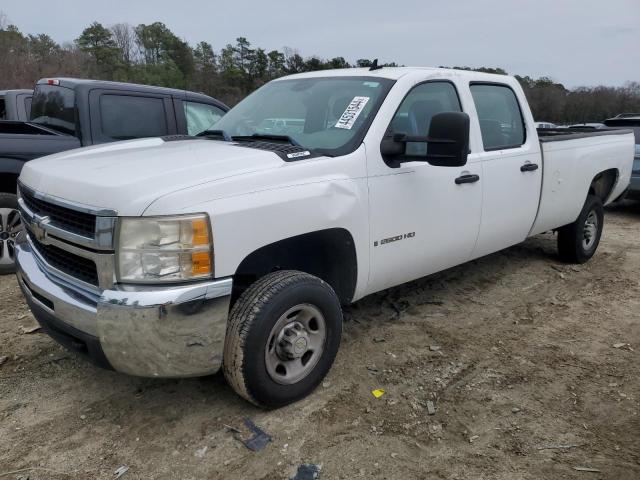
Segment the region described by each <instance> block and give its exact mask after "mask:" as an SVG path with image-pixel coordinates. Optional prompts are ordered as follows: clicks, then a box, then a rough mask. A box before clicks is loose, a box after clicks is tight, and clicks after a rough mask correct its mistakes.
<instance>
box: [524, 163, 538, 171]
mask: <svg viewBox="0 0 640 480" xmlns="http://www.w3.org/2000/svg"><path fill="white" fill-rule="evenodd" d="M537 169H538V164H537V163H525V164H524V165H522V166H521V167H520V171H521V172H533V171H534V170H537Z"/></svg>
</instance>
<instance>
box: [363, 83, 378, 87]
mask: <svg viewBox="0 0 640 480" xmlns="http://www.w3.org/2000/svg"><path fill="white" fill-rule="evenodd" d="M362 85H364V86H365V87H371V88H378V87H379V86H380V83H379V82H363V83H362Z"/></svg>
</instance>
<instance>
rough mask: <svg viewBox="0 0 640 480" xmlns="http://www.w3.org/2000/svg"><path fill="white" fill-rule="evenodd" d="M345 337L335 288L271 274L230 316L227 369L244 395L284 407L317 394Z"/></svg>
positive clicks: (305, 277) (309, 278)
mask: <svg viewBox="0 0 640 480" xmlns="http://www.w3.org/2000/svg"><path fill="white" fill-rule="evenodd" d="M341 334H342V310H341V308H340V301H339V300H338V297H337V295H336V294H335V292H334V291H333V289H332V288H331V287H330V286H329V285H328V284H327V283H326V282H324V281H322V280H321V279H319V278H318V277H314V276H313V275H309V274H307V273H303V272H298V271H293V270H287V271H279V272H274V273H270V274H269V275H266V276H264V277H262V278H261V279H259V280H258V281H257V282H255V283H254V284H253V285H252V286H250V287H249V288H248V289H247V290H246V291H245V292H244V293H243V294H242V295H241V296H240V298H239V299H238V300H237V302H236V303H235V304H234V306H233V308H232V309H231V313H230V314H229V324H228V327H227V336H226V339H225V348H224V360H223V369H224V375H225V377H226V379H227V382H229V384H230V385H231V387H232V388H233V389H234V390H235V391H236V393H238V394H239V395H240V396H242V397H244V398H245V399H247V400H248V401H250V402H252V403H254V404H256V405H258V406H262V407H269V408H275V407H281V406H284V405H287V404H289V403H292V402H295V401H297V400H300V399H302V398H304V397H305V396H307V395H308V394H309V393H311V392H312V391H313V390H314V389H315V388H316V387H317V386H318V384H319V383H320V382H321V381H322V379H323V378H324V377H325V375H326V374H327V372H328V371H329V369H330V368H331V365H332V364H333V361H334V359H335V356H336V353H337V352H338V347H339V346H340V337H341Z"/></svg>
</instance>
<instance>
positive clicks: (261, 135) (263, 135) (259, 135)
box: [232, 133, 302, 148]
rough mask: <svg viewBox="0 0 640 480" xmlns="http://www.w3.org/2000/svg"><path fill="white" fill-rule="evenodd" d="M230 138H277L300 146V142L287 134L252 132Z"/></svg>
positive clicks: (240, 139)
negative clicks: (251, 133)
mask: <svg viewBox="0 0 640 480" xmlns="http://www.w3.org/2000/svg"><path fill="white" fill-rule="evenodd" d="M232 140H239V141H242V140H277V141H279V142H287V143H290V144H291V145H293V146H295V147H301V148H302V145H300V143H298V142H297V141H296V139H295V138H293V137H290V136H289V135H275V134H271V133H254V134H253V135H238V136H235V137H232Z"/></svg>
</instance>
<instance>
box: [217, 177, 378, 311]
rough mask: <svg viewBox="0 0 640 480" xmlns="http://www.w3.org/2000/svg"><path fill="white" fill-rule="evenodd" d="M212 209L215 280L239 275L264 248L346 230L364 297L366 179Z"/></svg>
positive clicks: (272, 193) (226, 202) (224, 202)
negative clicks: (247, 260) (241, 267)
mask: <svg viewBox="0 0 640 480" xmlns="http://www.w3.org/2000/svg"><path fill="white" fill-rule="evenodd" d="M211 211H212V212H215V213H214V215H213V216H212V220H213V222H212V226H213V237H214V249H215V251H214V254H215V274H216V277H224V276H231V275H233V274H235V272H236V270H237V269H238V266H239V265H240V263H241V262H242V261H243V260H244V259H245V258H246V257H247V256H248V255H250V254H251V253H253V252H255V251H256V250H258V249H260V248H261V247H264V246H266V245H270V244H273V243H275V242H278V241H281V240H285V239H288V238H292V237H296V236H298V235H303V234H306V233H311V232H316V231H319V230H325V229H329V228H342V229H344V230H346V231H347V232H349V233H350V234H351V236H352V238H353V241H354V247H355V251H356V260H357V280H356V288H355V292H354V298H353V299H354V300H355V299H357V298H360V297H361V296H362V295H363V292H364V290H365V288H366V284H367V279H368V276H369V269H368V265H369V262H368V256H369V250H368V244H369V242H368V238H369V232H368V228H367V213H366V212H367V184H366V179H364V178H363V179H344V180H328V181H325V182H319V183H312V184H305V185H299V186H295V187H287V188H282V189H275V190H268V191H264V192H260V193H256V194H251V195H243V196H242V197H232V198H226V199H221V200H217V201H215V202H214V203H213V204H212V205H211ZM310 254H313V252H310Z"/></svg>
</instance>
